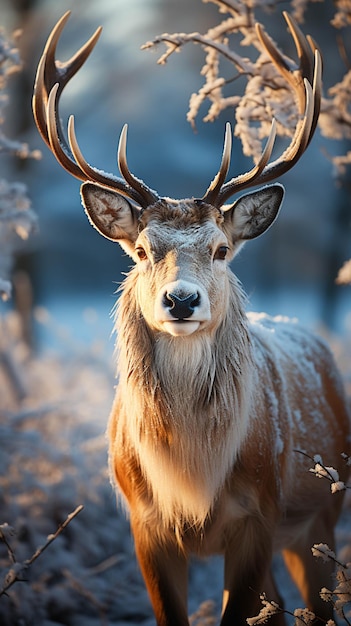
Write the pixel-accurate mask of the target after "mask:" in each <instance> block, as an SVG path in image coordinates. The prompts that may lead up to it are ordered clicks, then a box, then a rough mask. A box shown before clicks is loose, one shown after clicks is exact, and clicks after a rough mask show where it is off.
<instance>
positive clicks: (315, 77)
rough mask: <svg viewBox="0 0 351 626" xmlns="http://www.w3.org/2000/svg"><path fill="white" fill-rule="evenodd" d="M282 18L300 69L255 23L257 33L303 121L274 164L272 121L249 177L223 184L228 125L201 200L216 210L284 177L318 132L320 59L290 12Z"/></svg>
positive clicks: (228, 159)
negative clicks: (245, 192)
mask: <svg viewBox="0 0 351 626" xmlns="http://www.w3.org/2000/svg"><path fill="white" fill-rule="evenodd" d="M283 15H284V17H285V20H286V22H287V24H288V27H289V30H290V33H291V35H292V37H293V39H294V42H295V46H296V50H297V54H298V57H299V65H298V67H295V66H294V65H292V64H290V63H288V62H287V60H286V59H285V58H284V57H283V56H282V55H281V53H280V52H279V50H278V49H277V48H276V47H275V46H274V45H273V43H272V41H271V40H270V39H269V37H268V36H267V35H266V33H265V32H264V30H263V29H262V26H261V25H260V24H256V30H257V34H258V37H259V39H260V41H261V43H262V45H263V46H264V48H265V50H266V51H267V52H268V54H269V56H270V57H271V59H272V61H273V63H274V64H275V66H276V67H277V69H278V70H279V72H280V73H281V74H282V76H284V77H285V78H286V80H287V81H288V82H289V84H290V85H291V86H292V88H293V90H294V92H295V94H296V97H297V102H298V107H299V113H300V115H302V116H303V117H302V120H301V122H300V123H299V124H298V125H297V127H296V130H295V133H294V136H293V137H292V139H291V142H290V144H289V146H288V147H287V149H286V150H285V152H284V153H283V154H282V155H281V156H280V157H279V158H278V159H276V160H275V161H273V162H272V163H268V162H269V159H270V157H271V154H272V150H273V145H274V141H275V136H276V123H275V120H273V122H272V127H271V131H270V134H269V137H268V140H267V143H266V146H265V148H264V150H263V153H262V155H261V157H260V159H259V161H258V163H257V165H255V166H254V167H253V168H252V169H251V170H250V171H249V172H247V173H246V174H241V175H239V176H236V177H235V178H232V179H231V180H229V181H228V182H227V183H224V180H225V177H226V175H227V172H228V169H229V163H230V154H231V127H230V124H229V123H227V126H226V134H225V140H224V149H223V156H222V162H221V166H220V169H219V172H218V174H216V176H215V178H214V179H213V181H212V182H211V184H210V186H209V187H208V189H207V191H206V193H205V195H204V196H203V198H202V199H203V200H204V201H205V202H208V203H210V204H213V205H215V206H217V207H221V206H222V205H223V204H224V203H225V201H226V200H227V199H228V198H230V197H231V196H232V195H233V194H234V193H237V192H238V191H241V190H242V189H247V188H249V187H253V186H255V185H258V184H262V183H266V182H268V181H271V180H274V179H276V178H278V176H281V175H282V174H285V172H287V171H288V170H290V169H291V168H292V167H293V166H294V165H295V163H297V161H298V160H299V158H300V157H301V156H302V154H303V153H304V151H305V150H306V148H307V146H308V144H309V142H310V141H311V139H312V136H313V133H314V131H315V129H316V126H317V122H318V116H319V111H320V101H321V89H322V61H321V56H320V53H319V51H318V49H317V47H316V45H315V43H314V41H313V40H312V38H311V37H308V38H307V39H306V38H305V36H304V35H303V33H302V32H301V30H300V28H299V27H298V25H297V24H296V22H295V20H293V18H292V17H291V16H290V15H289V14H288V13H286V12H284V13H283ZM223 183H224V184H223Z"/></svg>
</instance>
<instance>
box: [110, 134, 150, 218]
mask: <svg viewBox="0 0 351 626" xmlns="http://www.w3.org/2000/svg"><path fill="white" fill-rule="evenodd" d="M127 132H128V124H124V126H123V128H122V131H121V134H120V138H119V144H118V150H117V161H118V167H119V171H120V172H121V174H122V176H123V177H124V178H125V180H126V181H127V183H128V184H129V185H130V187H131V188H133V189H134V190H135V191H136V192H137V193H138V195H139V196H140V197H141V198H142V199H143V203H141V205H142V206H143V207H147V206H149V205H151V204H154V203H155V202H156V201H157V200H159V196H158V194H157V193H156V191H153V190H152V189H150V188H149V187H147V186H146V185H145V183H143V181H142V180H140V179H139V178H136V176H134V174H132V173H131V171H130V170H129V167H128V163H127Z"/></svg>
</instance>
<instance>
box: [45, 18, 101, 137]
mask: <svg viewBox="0 0 351 626" xmlns="http://www.w3.org/2000/svg"><path fill="white" fill-rule="evenodd" d="M70 14H71V12H70V11H67V12H66V13H65V14H64V15H63V16H62V17H61V19H60V20H59V21H58V22H57V24H56V25H55V26H54V28H53V30H52V32H51V34H50V35H49V38H48V40H47V42H46V45H45V48H44V51H43V54H42V56H41V59H40V61H39V65H38V70H37V75H36V80H35V85H34V95H33V113H34V119H35V121H36V124H37V127H38V130H39V132H40V134H41V136H42V138H43V139H44V141H45V143H46V144H47V145H48V146H49V148H50V143H49V137H48V129H47V119H46V107H47V103H48V99H49V94H50V91H51V90H52V88H53V87H54V85H55V84H56V83H57V84H58V94H57V98H59V97H60V94H61V92H62V91H63V89H64V87H65V86H66V85H67V83H68V82H69V81H70V79H71V78H72V77H73V76H74V75H75V74H76V73H77V72H78V70H79V69H80V68H81V67H82V65H83V64H84V63H85V61H86V60H87V58H88V56H89V55H90V53H91V52H92V50H93V49H94V47H95V45H96V43H97V40H98V39H99V37H100V34H101V31H102V28H101V26H100V27H99V28H97V29H96V31H95V33H94V34H93V35H92V36H91V37H90V39H89V40H88V41H87V42H86V43H85V44H84V45H83V46H82V47H81V48H80V49H79V50H78V51H77V52H76V53H75V54H74V55H73V56H72V57H71V58H70V59H68V61H66V62H65V63H62V62H60V61H56V60H55V54H56V48H57V44H58V41H59V39H60V36H61V33H62V31H63V29H64V27H65V24H66V22H67V20H68V19H69V17H70ZM57 132H58V134H59V137H60V140H61V143H62V144H63V145H65V144H66V142H65V139H64V135H63V132H62V129H61V127H60V126H58V128H57ZM66 148H67V149H68V146H67V144H66Z"/></svg>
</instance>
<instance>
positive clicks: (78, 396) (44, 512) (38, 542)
mask: <svg viewBox="0 0 351 626" xmlns="http://www.w3.org/2000/svg"><path fill="white" fill-rule="evenodd" d="M38 318H39V319H40V321H41V324H44V325H45V327H46V333H48V332H51V333H52V334H53V335H54V334H55V333H56V342H57V343H59V344H60V345H61V348H62V350H61V355H59V354H58V352H57V351H53V352H52V353H50V352H45V353H44V354H41V355H40V356H35V355H34V356H33V354H31V353H30V352H29V350H28V349H27V348H26V346H25V344H24V343H23V341H22V340H21V339H20V327H19V324H18V319H17V318H16V316H15V315H14V314H7V315H4V316H3V317H2V318H1V319H0V321H1V324H2V328H1V333H0V338H1V339H0V341H1V343H0V356H1V362H0V388H1V394H2V398H1V412H0V418H1V419H0V446H1V452H0V481H1V483H0V501H1V520H0V524H1V523H2V524H3V525H2V526H1V527H0V529H1V531H2V535H3V537H4V538H5V539H6V542H7V544H8V546H6V544H5V543H4V542H3V543H0V573H1V587H3V586H4V584H5V582H6V575H7V574H8V572H9V571H10V570H11V571H12V572H14V571H15V572H18V577H19V578H20V579H21V580H20V581H17V582H15V583H14V584H13V585H12V587H10V588H9V589H8V592H7V595H2V596H1V597H0V624H1V626H15V625H17V624H18V625H21V626H29V625H33V626H53V625H54V624H57V625H58V624H66V625H67V626H100V625H101V626H105V625H108V624H111V625H112V624H118V625H120V626H124V625H127V624H129V625H130V624H135V625H137V624H142V625H144V626H149V625H151V624H154V620H153V617H152V611H151V608H150V604H149V601H148V597H147V594H146V591H145V589H144V584H143V581H142V579H141V576H140V574H139V571H138V566H137V564H136V560H135V556H134V552H133V544H132V541H131V537H130V533H129V526H128V521H127V519H126V516H125V514H124V512H123V511H122V510H117V506H116V502H115V496H114V493H113V491H112V488H111V486H110V484H109V479H108V473H107V458H106V441H105V435H104V431H105V425H106V419H107V415H108V412H109V407H110V404H111V400H112V396H113V386H114V375H113V364H112V357H111V354H112V349H111V346H108V347H106V345H105V344H104V342H103V341H102V340H99V341H96V342H95V343H92V344H91V345H90V346H89V347H88V348H87V347H84V346H83V344H80V343H79V342H77V341H76V339H75V337H74V336H73V335H72V334H70V332H69V330H62V329H61V330H60V329H59V328H58V326H57V325H56V323H55V322H51V321H50V318H49V316H48V314H47V313H46V312H45V311H40V312H38ZM90 323H91V330H92V336H94V334H95V336H96V333H94V324H95V323H96V320H94V316H93V315H91V316H90ZM331 341H332V344H333V347H334V349H335V352H336V354H337V358H338V360H339V362H340V364H341V365H342V367H343V371H344V373H345V379H346V381H347V384H348V391H349V392H350V393H351V376H350V360H349V355H350V354H351V344H350V335H349V340H348V341H346V340H345V341H337V340H336V339H332V340H331ZM64 354H66V356H63V355H64ZM106 354H107V355H108V356H106ZM79 505H83V507H84V508H83V510H82V511H81V512H80V513H79V514H77V515H76V517H75V518H74V519H72V520H71V522H70V523H69V524H68V526H67V527H66V528H65V530H63V531H62V532H61V533H60V535H59V536H58V537H57V538H56V539H55V540H54V541H53V542H52V543H51V544H50V545H49V546H48V547H47V549H46V550H45V551H43V552H42V553H41V554H40V556H39V557H38V558H37V559H34V562H33V563H32V564H31V565H30V566H28V567H27V568H26V567H24V568H23V564H25V561H28V560H30V559H31V558H32V556H33V554H34V553H35V551H36V550H37V548H38V547H40V546H43V545H44V544H45V542H46V540H47V536H48V535H51V534H52V533H54V532H55V531H56V530H57V528H58V527H59V526H60V524H62V523H63V522H64V520H65V519H66V518H67V516H68V515H69V514H70V513H72V512H73V511H74V510H75V509H76V508H77V507H78V506H79ZM6 524H8V526H7V525H6ZM350 529H351V499H350V498H348V500H347V502H346V506H345V510H344V514H343V517H342V520H341V522H340V524H339V528H338V542H339V548H340V558H342V560H344V561H351V548H350V543H349V541H350ZM9 547H10V548H11V550H9ZM21 564H22V565H21ZM221 567H222V565H221V560H220V559H219V558H216V559H214V560H212V561H208V562H206V563H204V562H199V561H196V562H194V563H193V565H192V567H191V570H190V593H189V613H190V614H191V615H192V623H193V624H194V625H195V624H196V625H200V624H201V626H210V625H214V624H217V623H218V617H219V612H220V602H221V588H222V569H221ZM276 567H277V568H278V569H277V571H278V577H279V580H280V581H282V580H283V581H284V582H283V587H284V589H283V591H284V596H285V599H286V606H287V608H289V609H292V610H293V609H294V608H296V606H297V605H298V603H299V599H298V597H297V596H296V595H295V592H294V591H293V588H292V586H291V585H290V583H289V581H288V580H287V579H286V576H285V575H284V573H283V572H282V571H281V565H280V564H279V563H278V564H277V566H276ZM321 567H323V563H321Z"/></svg>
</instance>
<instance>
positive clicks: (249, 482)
mask: <svg viewBox="0 0 351 626" xmlns="http://www.w3.org/2000/svg"><path fill="white" fill-rule="evenodd" d="M69 15H70V12H67V13H65V15H64V16H63V17H62V18H61V19H60V20H59V21H58V23H57V24H56V26H55V27H54V29H53V30H52V32H51V34H50V36H49V38H48V41H47V43H46V45H45V49H44V52H43V54H42V57H41V59H40V61H39V64H38V70H37V76H36V81H35V88H34V95H33V112H34V118H35V122H36V125H37V128H38V130H39V133H40V134H41V136H42V138H43V140H44V141H45V143H46V144H47V146H48V147H49V149H50V150H51V152H52V153H53V154H54V156H55V157H56V159H57V161H58V162H59V164H60V165H61V166H62V167H63V168H65V169H66V170H67V171H68V172H69V174H71V175H73V176H74V177H76V178H77V179H79V180H80V181H82V185H81V198H82V203H83V205H84V208H85V211H86V214H87V216H88V219H89V221H90V222H91V224H92V225H93V226H94V227H95V228H96V229H97V231H98V232H99V233H100V234H101V235H103V236H104V237H106V238H107V239H109V240H112V241H115V242H118V243H119V244H120V246H121V247H122V249H123V250H124V251H125V252H126V253H127V254H128V255H129V256H130V257H131V259H132V260H133V263H134V265H133V267H132V269H131V270H130V272H129V273H128V274H127V276H126V278H125V279H124V281H123V283H122V285H121V289H120V296H119V299H118V301H117V306H116V312H115V327H116V331H117V341H116V344H117V369H118V372H117V374H118V384H117V388H116V395H115V400H114V403H113V407H112V411H111V415H110V418H109V422H108V427H107V428H108V430H107V432H108V441H109V466H110V473H111V478H112V482H113V484H114V486H115V488H116V491H117V493H118V497H121V498H122V500H123V501H124V502H125V503H126V506H127V509H128V511H129V516H130V525H131V530H132V534H133V538H134V544H135V551H136V556H137V559H138V562H139V565H140V569H141V572H142V575H143V577H144V580H145V585H146V587H147V590H148V593H149V596H150V600H151V604H152V607H153V611H154V614H155V619H156V622H157V624H158V626H185V625H188V624H189V621H188V611H187V599H188V565H189V559H190V558H191V556H192V555H198V556H205V557H206V556H208V555H212V554H221V555H222V556H223V560H224V589H223V604H222V612H221V622H220V623H221V626H228V625H229V624H230V625H231V624H236V625H238V626H242V625H244V624H246V620H247V619H248V618H252V617H253V616H255V615H256V614H257V612H258V611H259V608H260V594H261V593H263V592H264V593H266V595H267V597H269V598H272V599H274V598H277V599H278V600H279V598H280V595H279V593H280V592H279V590H278V588H277V585H276V582H275V581H274V577H273V575H272V568H271V563H272V556H273V554H274V553H275V552H277V551H278V552H281V553H282V554H283V557H284V560H285V563H286V566H287V568H288V570H289V572H290V574H291V576H292V579H293V580H294V581H295V583H296V585H297V586H298V588H299V590H300V592H301V595H302V598H303V601H304V602H305V604H306V606H307V607H308V608H309V609H310V610H311V611H313V612H314V613H315V615H316V623H318V620H320V623H322V622H323V621H326V620H328V619H330V618H331V617H332V606H331V605H330V604H327V603H325V602H323V601H322V600H321V598H320V596H319V591H320V589H321V587H322V585H323V584H325V582H324V581H325V580H326V579H327V580H328V576H330V575H331V574H332V569H333V567H332V564H331V563H327V564H325V565H324V566H323V567H322V568H321V567H320V565H319V564H318V563H317V561H316V559H314V557H313V555H312V553H311V547H312V544H313V543H314V542H323V543H327V544H328V545H329V547H330V548H331V549H333V546H334V543H335V541H334V530H335V524H336V522H337V519H338V516H339V513H340V509H341V506H342V499H343V494H342V493H341V492H340V493H338V494H335V495H331V494H330V491H329V486H328V485H326V482H325V481H322V480H320V481H316V480H315V479H314V477H313V476H312V475H311V473H309V472H308V470H309V465H310V461H309V459H308V458H307V457H308V456H313V455H314V454H315V453H318V454H320V455H321V456H322V457H323V458H325V459H327V460H328V463H330V464H331V465H333V466H337V465H338V464H339V461H340V455H341V454H345V453H347V446H348V441H349V439H348V438H349V429H350V415H349V409H348V404H347V399H346V396H345V392H344V389H343V382H342V377H341V374H340V373H339V371H338V369H337V366H336V364H335V362H334V359H333V356H332V354H331V351H330V350H329V348H328V347H327V345H326V344H325V342H324V340H322V339H320V338H318V337H317V336H315V335H314V334H313V333H312V332H311V331H309V330H306V329H304V328H303V327H302V326H300V324H299V323H297V322H296V321H292V320H290V319H287V318H283V317H280V316H278V317H270V316H268V315H266V314H263V313H262V314H257V313H256V314H254V313H247V312H246V306H247V302H246V301H247V298H246V295H245V294H244V291H243V290H242V287H241V284H240V282H239V280H238V278H237V277H236V276H235V274H234V272H233V271H232V270H231V269H230V267H229V263H230V262H231V261H232V260H233V258H234V257H235V256H236V254H237V253H238V251H239V249H240V248H241V247H242V246H243V245H244V243H245V242H247V241H249V240H251V239H254V238H256V237H258V236H260V235H262V234H263V233H264V232H265V231H267V229H268V228H270V226H271V225H272V224H273V222H274V221H275V220H276V218H277V216H278V213H279V210H280V207H281V204H282V201H283V196H284V187H283V186H282V185H281V184H280V183H277V182H274V181H275V180H276V179H277V178H278V177H280V176H281V175H282V174H284V173H285V172H287V171H288V170H290V169H291V168H292V167H293V166H294V165H295V164H296V163H297V161H298V160H299V159H300V157H301V156H302V155H303V154H304V152H305V151H306V148H307V147H308V145H309V143H310V141H311V139H312V136H313V134H314V131H315V128H316V125H317V121H318V116H319V111H320V102H321V89H322V87H321V81H322V78H321V55H320V52H319V50H318V48H317V46H316V44H315V43H314V41H313V40H312V39H311V38H306V37H305V36H304V34H303V33H302V31H301V30H300V28H299V26H298V25H297V24H296V22H295V21H294V19H293V18H292V17H291V16H290V15H289V14H288V13H284V17H285V20H286V22H287V26H288V29H289V31H290V34H291V36H292V38H293V40H294V42H295V47H296V50H297V54H298V57H299V62H298V64H296V63H294V62H293V61H290V60H288V59H287V57H285V56H284V55H283V54H282V53H281V52H280V51H279V49H278V48H277V46H276V45H275V44H274V43H273V42H272V40H271V39H270V37H269V36H268V35H267V33H266V32H265V30H264V28H263V27H262V26H261V25H260V24H257V25H256V29H257V34H258V37H259V39H260V41H261V44H262V46H263V48H264V49H265V50H266V52H267V53H268V55H269V57H270V59H271V61H272V62H273V63H274V64H275V66H276V67H277V69H278V70H279V72H280V74H281V75H282V76H283V77H284V78H285V79H286V80H287V82H288V85H289V88H291V89H292V90H293V93H294V96H295V99H296V102H297V105H298V108H299V114H300V119H299V122H298V124H297V125H296V129H295V131H294V134H293V137H292V139H291V142H290V144H289V146H288V147H287V148H286V149H285V151H284V152H283V154H282V155H280V156H278V157H277V158H276V159H275V160H272V150H273V145H274V142H275V137H276V132H277V131H276V122H275V120H273V122H272V127H271V132H270V134H269V137H268V139H267V142H266V145H265V147H264V149H263V151H262V155H261V157H260V158H259V160H258V162H257V163H256V164H255V165H254V166H253V167H252V169H251V170H250V171H249V172H247V173H244V174H240V175H238V176H235V177H233V178H231V179H230V180H229V181H226V178H227V174H228V171H229V167H230V157H231V137H232V134H231V127H230V124H229V123H227V125H226V130H225V138H224V148H223V154H222V160H221V163H220V168H219V170H218V173H217V174H216V176H215V177H214V179H213V180H212V182H211V183H210V185H209V187H208V188H207V190H206V192H205V194H204V195H203V196H202V197H201V198H186V199H180V200H176V199H171V198H166V197H161V196H159V195H158V194H157V193H156V192H155V191H154V190H152V189H151V188H150V187H148V186H147V185H146V184H145V183H144V182H143V181H142V180H140V179H139V178H137V177H136V176H135V175H134V174H132V172H131V171H130V169H129V167H128V163H127V156H126V145H127V125H125V126H124V127H123V130H122V132H121V135H120V140H119V146H118V166H119V170H120V174H121V176H122V177H117V176H114V175H112V174H107V173H105V172H103V171H101V170H99V169H97V168H95V167H93V166H91V165H89V164H88V162H87V161H86V159H85V158H84V156H83V154H82V152H81V150H80V147H79V144H78V140H77V136H76V132H75V125H74V117H73V116H71V117H70V118H69V122H68V129H67V132H66V131H64V129H63V126H62V123H61V121H60V118H59V113H58V106H59V99H60V96H61V94H62V91H63V89H64V87H65V86H66V84H67V83H68V81H69V80H70V79H71V78H72V77H73V76H74V75H75V74H76V73H77V71H78V70H79V69H80V68H81V66H82V65H83V63H84V62H85V61H86V59H87V58H88V56H89V54H90V53H91V51H92V50H93V48H94V46H95V44H96V42H97V40H98V37H99V35H100V32H101V27H100V28H98V29H97V30H96V32H95V33H94V34H93V36H92V37H91V38H90V39H89V40H88V41H87V42H86V43H85V44H84V45H83V46H82V47H81V48H80V49H79V50H78V52H77V53H76V54H75V55H74V56H73V57H72V58H71V59H69V60H68V61H66V62H64V63H62V62H60V61H58V60H56V58H55V57H56V47H57V43H58V41H59V39H60V36H61V33H62V31H63V29H64V27H65V24H66V22H67V20H68V18H69ZM267 183H269V184H267ZM262 184H263V186H262ZM257 186H259V188H258V189H254V190H251V191H249V192H246V193H245V194H241V195H240V196H239V197H238V198H237V199H236V200H235V201H234V202H232V203H229V204H226V202H227V201H228V200H229V199H230V198H231V197H232V196H233V195H234V194H237V193H238V192H242V191H243V190H247V189H250V188H252V187H257ZM340 478H341V479H342V480H344V479H346V469H345V468H344V469H341V470H340ZM283 619H284V618H283V617H282V616H281V615H276V616H273V617H272V619H271V621H272V623H273V624H274V623H277V624H278V623H279V624H281V623H283Z"/></svg>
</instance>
